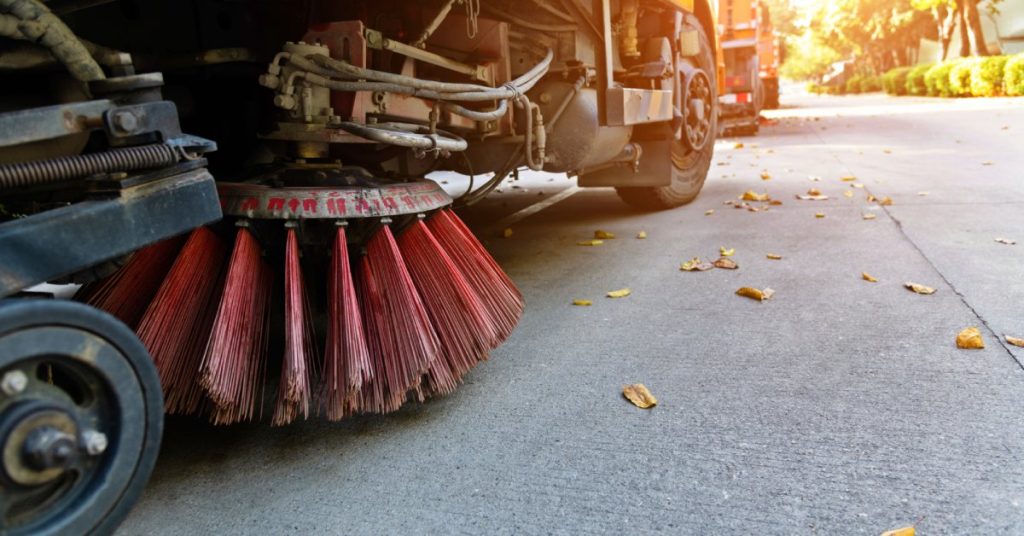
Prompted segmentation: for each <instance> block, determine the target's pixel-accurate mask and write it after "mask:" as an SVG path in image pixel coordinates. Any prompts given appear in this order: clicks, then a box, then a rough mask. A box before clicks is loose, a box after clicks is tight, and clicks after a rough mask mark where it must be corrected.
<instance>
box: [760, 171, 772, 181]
mask: <svg viewBox="0 0 1024 536" xmlns="http://www.w3.org/2000/svg"><path fill="white" fill-rule="evenodd" d="M771 178H772V175H771V174H770V173H768V172H767V171H762V172H761V180H763V181H766V180H770V179H771Z"/></svg>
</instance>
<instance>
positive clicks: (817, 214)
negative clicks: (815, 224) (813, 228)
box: [814, 212, 825, 219]
mask: <svg viewBox="0 0 1024 536" xmlns="http://www.w3.org/2000/svg"><path fill="white" fill-rule="evenodd" d="M814 217H815V218H819V219H821V218H824V217H825V213H824V212H815V213H814Z"/></svg>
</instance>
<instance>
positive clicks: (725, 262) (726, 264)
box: [712, 257, 740, 270]
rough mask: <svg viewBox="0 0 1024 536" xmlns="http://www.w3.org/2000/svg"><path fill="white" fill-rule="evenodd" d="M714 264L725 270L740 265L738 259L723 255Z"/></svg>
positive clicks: (733, 268)
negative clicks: (737, 262)
mask: <svg viewBox="0 0 1024 536" xmlns="http://www.w3.org/2000/svg"><path fill="white" fill-rule="evenodd" d="M712 264H714V265H715V268H722V269H725V270H735V269H737V268H739V267H740V265H738V264H736V261H734V260H732V259H730V258H728V257H722V258H720V259H718V260H717V261H715V262H713V263H712Z"/></svg>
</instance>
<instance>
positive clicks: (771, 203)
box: [768, 199, 782, 207]
mask: <svg viewBox="0 0 1024 536" xmlns="http://www.w3.org/2000/svg"><path fill="white" fill-rule="evenodd" d="M768 204H769V205H771V206H773V207H777V206H779V205H781V204H782V201H779V200H778V199H772V200H771V201H769V202H768Z"/></svg>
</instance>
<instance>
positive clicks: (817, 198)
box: [796, 194, 828, 201]
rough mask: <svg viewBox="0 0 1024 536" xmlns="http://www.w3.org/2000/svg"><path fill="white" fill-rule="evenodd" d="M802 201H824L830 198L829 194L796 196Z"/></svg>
mask: <svg viewBox="0 0 1024 536" xmlns="http://www.w3.org/2000/svg"><path fill="white" fill-rule="evenodd" d="M796 198H797V199H799V200H801V201H824V200H826V199H828V196H827V195H799V194H797V196H796Z"/></svg>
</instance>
